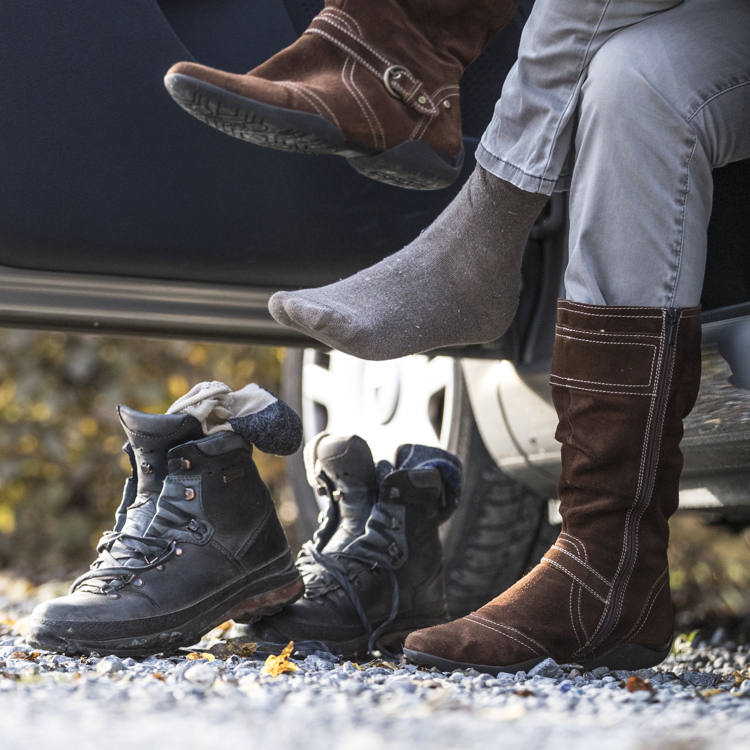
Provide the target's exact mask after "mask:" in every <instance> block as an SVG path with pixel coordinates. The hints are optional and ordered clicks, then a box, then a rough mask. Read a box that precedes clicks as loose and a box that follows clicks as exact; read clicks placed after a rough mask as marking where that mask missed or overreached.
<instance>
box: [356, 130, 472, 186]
mask: <svg viewBox="0 0 750 750" xmlns="http://www.w3.org/2000/svg"><path fill="white" fill-rule="evenodd" d="M347 161H348V162H349V164H350V165H351V166H352V167H353V168H354V169H356V170H357V172H359V173H360V174H363V175H365V177H370V178H372V179H374V180H378V181H379V182H385V183H386V184H388V185H395V186H396V187H400V188H407V189H408V190H440V189H442V188H446V187H449V186H450V185H452V184H453V183H454V182H455V181H456V180H457V179H458V176H459V175H460V174H461V168H462V167H463V164H464V149H463V147H462V148H461V153H460V154H458V156H455V157H451V156H442V155H440V154H439V153H438V152H437V151H434V150H433V149H431V148H430V147H429V146H428V145H426V144H424V143H422V142H421V141H406V142H405V143H402V144H400V145H398V146H395V147H394V148H390V149H388V150H387V151H382V152H381V153H379V154H373V155H372V156H352V157H349V158H348V159H347Z"/></svg>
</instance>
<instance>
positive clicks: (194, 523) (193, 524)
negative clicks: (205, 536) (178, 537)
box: [185, 518, 200, 531]
mask: <svg viewBox="0 0 750 750" xmlns="http://www.w3.org/2000/svg"><path fill="white" fill-rule="evenodd" d="M185 529H187V531H198V530H199V529H200V524H199V523H198V521H196V520H195V519H194V518H191V519H190V522H189V523H188V525H187V526H186V527H185Z"/></svg>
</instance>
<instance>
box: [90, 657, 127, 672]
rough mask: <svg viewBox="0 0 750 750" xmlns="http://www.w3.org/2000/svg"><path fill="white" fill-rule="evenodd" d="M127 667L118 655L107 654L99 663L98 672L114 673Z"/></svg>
mask: <svg viewBox="0 0 750 750" xmlns="http://www.w3.org/2000/svg"><path fill="white" fill-rule="evenodd" d="M124 668H125V667H124V666H123V663H122V661H121V660H120V659H118V658H117V657H116V656H105V657H104V658H103V659H102V660H101V661H100V662H99V663H98V664H97V665H96V672H97V674H114V673H115V672H121V671H122V670H123V669H124Z"/></svg>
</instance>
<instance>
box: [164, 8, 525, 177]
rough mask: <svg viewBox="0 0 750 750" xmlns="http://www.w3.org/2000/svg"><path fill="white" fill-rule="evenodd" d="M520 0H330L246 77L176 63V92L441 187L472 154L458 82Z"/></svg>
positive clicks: (284, 144)
mask: <svg viewBox="0 0 750 750" xmlns="http://www.w3.org/2000/svg"><path fill="white" fill-rule="evenodd" d="M517 3H518V0H378V1H377V2H374V1H373V0H326V7H325V9H324V10H323V11H322V12H321V13H320V14H319V15H318V16H316V17H315V18H314V19H313V21H312V23H311V24H310V27H309V28H308V29H307V31H305V33H304V34H303V35H302V36H301V37H300V38H299V39H298V40H297V41H296V42H295V43H294V44H292V45H291V46H290V47H287V48H286V49H284V50H282V51H281V52H279V53H277V54H276V55H274V56H273V57H272V58H271V59H270V60H268V61H267V62H265V63H263V64H262V65H260V66H259V67H257V68H255V69H254V70H251V71H250V72H249V73H247V74H246V75H236V74H233V73H225V72H222V71H220V70H214V69H213V68H208V67H206V66H204V65H197V64H196V63H190V62H182V63H177V65H174V66H172V68H171V69H170V70H169V72H168V73H167V76H166V78H165V84H166V86H167V89H168V90H169V93H170V94H171V95H172V96H173V97H174V99H175V100H176V101H177V102H178V104H180V106H182V107H184V108H185V109H186V110H187V111H188V112H190V114H192V115H194V116H195V117H197V118H198V119H199V120H202V121H203V122H205V123H207V124H208V125H211V126H212V127H215V128H217V129H219V130H221V131H222V132H224V133H227V134H229V135H233V136H235V137H236V138H242V139H243V140H246V141H250V142H251V143H256V144H258V145H261V146H268V147H269V148H276V149H281V150H283V151H298V152H301V153H306V154H338V155H340V156H344V157H346V158H347V159H348V160H349V163H350V164H351V165H352V166H353V167H354V168H355V169H356V170H357V171H358V172H361V173H362V174H364V175H367V176H368V177H372V178H373V179H375V180H380V181H381V182H387V183H389V184H391V185H397V186H400V187H406V188H413V189H417V190H435V189H437V188H443V187H447V186H448V185H450V184H451V183H453V182H454V181H455V180H456V178H457V177H458V175H459V172H460V171H461V165H462V163H463V142H462V139H461V113H460V111H459V106H458V96H459V92H458V81H459V79H460V78H461V74H462V73H463V71H464V69H465V68H466V67H467V66H468V65H469V64H470V63H471V62H472V61H473V60H474V59H475V58H476V57H478V55H479V53H480V52H481V51H482V50H483V49H484V47H485V45H486V44H487V42H488V41H489V40H490V39H491V38H492V37H493V36H494V35H495V34H496V33H497V32H498V31H500V29H502V28H503V26H505V24H506V23H507V22H508V21H509V20H510V19H511V17H512V16H513V14H514V13H515V10H516V5H517Z"/></svg>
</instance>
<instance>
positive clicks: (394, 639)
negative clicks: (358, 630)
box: [279, 614, 450, 661]
mask: <svg viewBox="0 0 750 750" xmlns="http://www.w3.org/2000/svg"><path fill="white" fill-rule="evenodd" d="M449 621H450V619H449V617H448V615H447V614H446V615H445V616H444V617H433V618H430V619H424V618H423V619H420V620H396V621H395V622H394V623H393V626H392V630H390V631H389V632H387V633H385V634H384V635H382V636H381V637H380V643H381V644H382V645H383V646H384V647H385V648H387V649H388V650H389V651H391V652H397V651H400V650H401V649H402V647H403V645H404V641H405V640H406V638H407V636H408V635H410V634H411V633H413V632H414V631H415V630H423V629H424V628H431V627H434V626H435V625H444V624H445V623H447V622H449ZM282 640H283V642H284V645H286V643H287V642H288V641H290V640H306V639H305V638H303V637H302V636H299V637H297V638H294V637H288V638H287V637H286V636H284V637H283V638H282ZM315 640H319V641H320V642H321V643H324V644H325V645H326V647H327V648H328V649H329V650H330V651H331V653H332V654H336V655H340V656H341V657H342V658H343V659H344V660H349V661H357V660H361V659H366V658H367V657H368V656H370V651H369V649H368V647H367V643H368V641H369V637H368V636H367V635H366V634H364V633H363V634H362V635H360V636H357V638H352V639H350V640H347V641H334V640H331V639H330V638H316V639H315ZM279 643H281V641H279Z"/></svg>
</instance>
